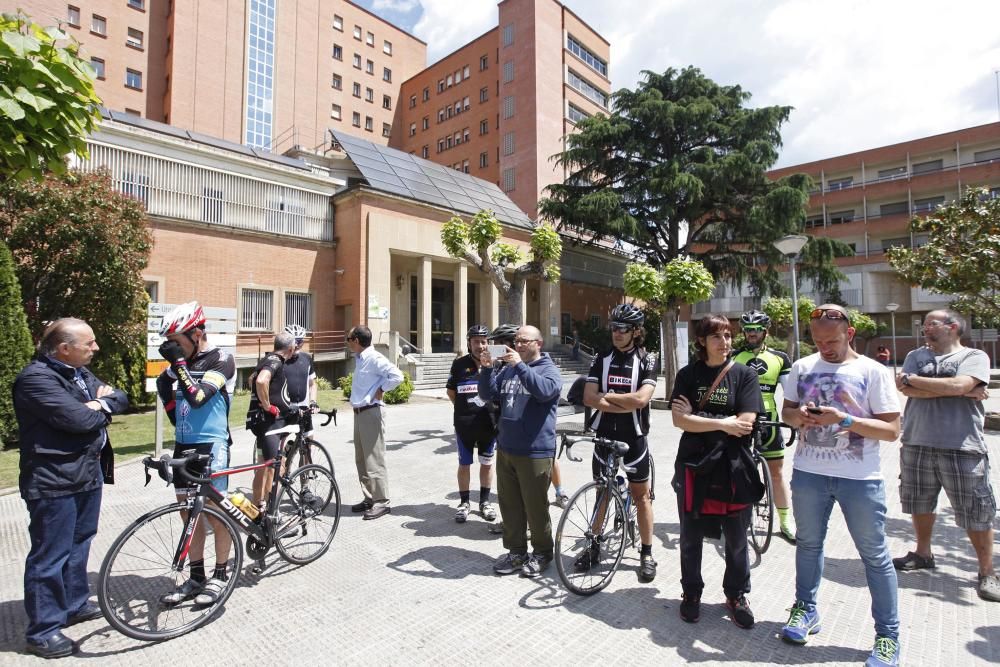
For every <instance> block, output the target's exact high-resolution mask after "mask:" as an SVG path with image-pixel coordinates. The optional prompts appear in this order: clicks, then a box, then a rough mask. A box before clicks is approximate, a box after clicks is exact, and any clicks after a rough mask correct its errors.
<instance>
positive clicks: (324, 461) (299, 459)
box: [285, 439, 336, 475]
mask: <svg viewBox="0 0 1000 667" xmlns="http://www.w3.org/2000/svg"><path fill="white" fill-rule="evenodd" d="M307 465H318V466H323V467H324V468H326V469H327V470H329V471H330V474H331V475H335V474H336V473H334V471H333V459H332V458H330V452H328V451H326V447H324V446H323V445H321V444H320V443H318V442H316V441H315V440H310V439H303V440H302V443H301V444H298V445H297V446H295V447H293V448H290V449H289V452H288V459H287V461H286V462H285V472H286V473H288V474H289V475H291V474H292V473H294V472H295V471H296V470H298V469H299V468H302V467H303V466H307Z"/></svg>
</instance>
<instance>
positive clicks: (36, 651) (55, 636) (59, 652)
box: [26, 630, 80, 658]
mask: <svg viewBox="0 0 1000 667" xmlns="http://www.w3.org/2000/svg"><path fill="white" fill-rule="evenodd" d="M26 648H27V651H28V653H30V654H32V655H37V656H39V657H41V658H65V657H68V656H71V655H73V654H74V653H76V652H77V651H78V650H80V647H78V646H77V645H76V642H75V641H73V640H72V639H70V638H69V637H67V636H66V635H64V634H63V633H61V632H59V631H58V630H56V631H55V632H53V633H52V634H51V635H49V637H48V639H46V640H45V641H43V642H41V643H40V644H36V643H35V642H28V645H27V647H26Z"/></svg>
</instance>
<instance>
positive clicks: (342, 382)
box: [337, 373, 354, 398]
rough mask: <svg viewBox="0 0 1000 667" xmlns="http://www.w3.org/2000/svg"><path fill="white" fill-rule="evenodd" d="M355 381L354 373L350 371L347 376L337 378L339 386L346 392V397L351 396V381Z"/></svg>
mask: <svg viewBox="0 0 1000 667" xmlns="http://www.w3.org/2000/svg"><path fill="white" fill-rule="evenodd" d="M353 381H354V373H348V374H347V376H346V377H342V378H340V379H339V380H337V386H338V387H340V389H341V390H342V391H343V392H344V398H350V397H351V383H352V382H353Z"/></svg>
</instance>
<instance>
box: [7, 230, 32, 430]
mask: <svg viewBox="0 0 1000 667" xmlns="http://www.w3.org/2000/svg"><path fill="white" fill-rule="evenodd" d="M31 354H32V345H31V333H30V332H29V331H28V319H27V318H26V317H25V316H24V307H23V306H22V305H21V286H20V285H19V284H18V282H17V276H16V275H14V259H13V257H11V254H10V250H9V249H8V248H7V244H5V243H3V242H2V241H0V355H2V357H3V360H4V363H2V364H0V387H3V391H0V442H2V443H3V444H7V443H12V442H13V441H14V440H15V439H16V437H17V420H16V419H15V418H14V403H13V396H11V393H10V387H11V385H13V384H14V378H16V377H17V374H18V373H20V372H21V369H22V368H24V366H26V365H27V363H28V362H29V361H30V360H31Z"/></svg>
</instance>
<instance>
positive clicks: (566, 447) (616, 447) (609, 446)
mask: <svg viewBox="0 0 1000 667" xmlns="http://www.w3.org/2000/svg"><path fill="white" fill-rule="evenodd" d="M585 441H586V442H593V443H594V448H595V449H596V448H602V449H606V450H608V451H609V452H613V453H614V454H615V455H616V456H623V455H624V454H625V453H626V452H627V451H628V449H629V446H628V443H627V442H621V441H620V440H612V439H611V438H602V437H599V436H597V435H595V434H588V435H578V436H571V435H567V434H565V433H563V434H562V437H561V439H560V442H559V456H560V457H561V456H562V453H563V451H565V452H566V458H568V459H569V460H570V461H582V460H583V457H582V456H573V451H572V449H573V445H575V444H576V443H578V442H585ZM557 458H558V457H557Z"/></svg>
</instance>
